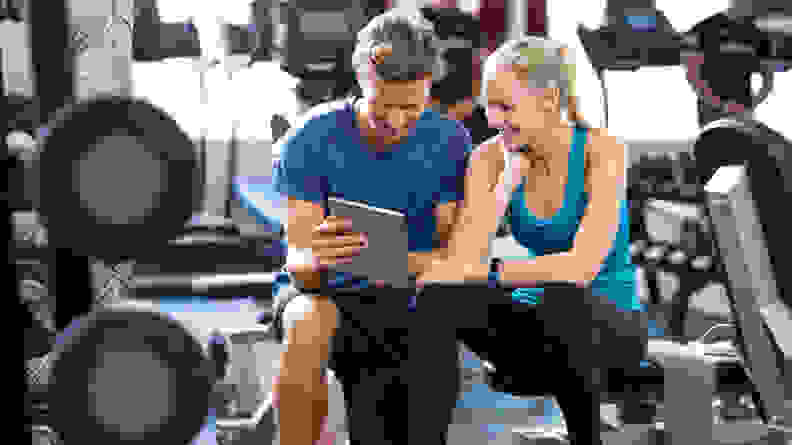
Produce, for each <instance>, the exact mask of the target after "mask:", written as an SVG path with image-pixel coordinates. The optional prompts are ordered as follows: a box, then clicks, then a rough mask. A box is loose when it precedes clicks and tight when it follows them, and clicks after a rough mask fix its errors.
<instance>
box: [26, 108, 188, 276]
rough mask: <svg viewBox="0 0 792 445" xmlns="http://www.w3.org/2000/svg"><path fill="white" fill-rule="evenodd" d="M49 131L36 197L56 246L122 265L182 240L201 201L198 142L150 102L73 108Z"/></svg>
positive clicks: (40, 159) (39, 166)
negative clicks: (197, 154) (152, 250)
mask: <svg viewBox="0 0 792 445" xmlns="http://www.w3.org/2000/svg"><path fill="white" fill-rule="evenodd" d="M47 133H48V134H46V135H45V136H44V137H43V139H42V144H41V150H40V153H39V155H38V162H37V163H36V170H37V171H36V177H37V178H38V180H37V183H38V184H37V185H38V187H39V190H38V193H37V194H36V195H37V196H34V199H35V200H36V202H37V207H38V211H39V214H40V216H41V220H42V222H43V224H44V225H45V226H46V227H47V230H48V235H49V239H50V242H51V243H53V244H54V245H55V246H59V247H69V248H72V249H74V251H75V253H77V254H78V255H84V256H92V257H95V258H98V259H101V260H104V261H106V262H109V263H119V262H122V261H123V260H124V259H126V258H132V257H134V256H136V255H139V254H141V253H145V252H146V251H147V250H149V249H150V248H152V247H154V246H157V245H162V244H164V243H166V242H167V241H169V240H171V239H174V238H176V237H178V235H179V234H180V233H181V232H182V231H183V230H184V225H185V222H186V221H188V220H189V218H190V217H191V216H192V214H193V213H194V212H195V211H196V209H198V208H199V207H200V204H201V202H202V201H203V194H204V189H203V186H202V181H201V176H200V171H199V165H198V160H197V156H196V151H195V148H194V146H193V143H192V142H191V140H190V138H189V137H188V136H187V134H185V133H184V131H183V130H182V129H181V128H180V127H179V125H178V124H177V123H176V122H175V121H174V120H173V118H171V117H170V116H169V115H168V114H167V113H165V112H164V111H162V110H161V109H159V108H157V107H155V106H153V105H151V104H150V103H148V102H146V101H143V100H140V99H134V98H125V97H116V96H103V97H97V98H95V99H92V100H90V101H85V102H80V103H77V104H74V105H70V106H67V107H65V108H64V109H62V110H60V111H59V112H58V113H57V114H56V117H55V118H54V119H53V121H52V123H51V125H49V127H48V131H47Z"/></svg>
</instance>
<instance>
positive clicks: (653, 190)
mask: <svg viewBox="0 0 792 445" xmlns="http://www.w3.org/2000/svg"><path fill="white" fill-rule="evenodd" d="M676 176H677V180H676V181H674V182H673V183H661V184H654V183H652V182H650V181H648V180H642V181H640V182H638V183H637V184H633V185H632V186H631V187H629V188H628V192H627V196H628V199H629V202H630V206H631V212H630V213H631V215H630V217H631V221H630V222H631V229H630V240H631V241H632V243H631V245H630V256H631V259H632V263H633V264H635V265H637V266H640V267H642V268H643V269H644V271H645V277H646V282H647V287H648V290H649V301H650V303H651V304H652V305H653V306H658V305H659V304H660V303H662V295H661V294H660V290H659V286H658V284H657V274H658V272H660V271H663V272H668V273H672V274H674V275H676V276H677V277H679V289H678V290H677V291H676V292H675V293H674V295H673V297H672V313H671V320H670V323H669V324H670V328H671V337H672V338H674V339H676V340H677V341H679V342H682V343H686V342H687V339H686V338H685V332H684V331H685V321H686V316H687V312H688V310H689V307H690V297H691V296H692V295H693V294H694V293H696V292H698V291H700V290H701V289H703V288H704V287H706V286H708V285H710V284H712V283H723V282H724V281H725V277H724V274H723V272H722V267H721V263H720V260H719V258H718V256H717V254H716V252H715V251H714V250H712V249H707V248H706V246H705V247H704V248H703V249H702V248H696V247H695V246H690V245H688V244H689V243H684V242H679V243H671V242H666V241H655V240H653V239H652V236H651V235H650V234H649V231H648V229H647V225H646V218H645V212H646V210H647V207H648V201H649V200H650V199H656V200H665V201H672V202H675V203H686V204H694V205H696V206H701V207H702V208H704V207H705V206H704V204H705V202H706V194H705V193H704V191H703V189H702V188H701V187H700V186H698V185H696V184H690V183H682V182H681V179H682V178H680V176H681V175H680V174H677V175H676Z"/></svg>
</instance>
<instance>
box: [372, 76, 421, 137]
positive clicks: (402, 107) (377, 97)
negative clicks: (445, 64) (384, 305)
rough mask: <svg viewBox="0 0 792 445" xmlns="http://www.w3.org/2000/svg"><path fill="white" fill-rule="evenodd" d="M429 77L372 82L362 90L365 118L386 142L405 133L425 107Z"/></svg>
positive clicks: (407, 132)
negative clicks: (365, 110)
mask: <svg viewBox="0 0 792 445" xmlns="http://www.w3.org/2000/svg"><path fill="white" fill-rule="evenodd" d="M430 87H431V78H429V77H427V78H424V79H419V80H414V81H383V80H376V81H374V82H373V85H372V87H371V88H368V91H366V90H364V96H365V99H366V102H367V112H366V113H365V114H366V118H367V120H368V125H369V127H370V128H371V129H373V130H374V131H375V132H376V135H377V136H378V137H379V138H380V139H382V140H384V141H385V142H386V143H396V142H398V141H399V140H401V139H402V138H404V137H406V136H407V135H408V134H409V133H410V130H412V128H413V126H414V125H415V122H416V121H417V120H418V119H419V118H420V117H421V114H422V113H423V112H424V110H425V109H426V107H427V104H428V100H429V88H430Z"/></svg>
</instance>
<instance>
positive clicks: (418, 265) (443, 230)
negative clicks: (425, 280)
mask: <svg viewBox="0 0 792 445" xmlns="http://www.w3.org/2000/svg"><path fill="white" fill-rule="evenodd" d="M458 209H459V202H458V201H451V202H447V203H444V204H439V205H437V207H435V210H434V214H435V220H436V221H437V226H436V229H435V241H436V245H435V248H434V249H432V250H429V251H425V252H409V253H408V254H407V259H408V265H409V270H410V274H412V275H420V274H422V273H423V272H424V271H425V270H427V269H428V268H429V266H430V265H431V264H432V261H436V260H443V259H446V258H447V257H448V242H449V240H450V238H451V232H452V231H453V229H454V224H455V223H456V220H457V213H458Z"/></svg>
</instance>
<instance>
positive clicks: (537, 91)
mask: <svg viewBox="0 0 792 445" xmlns="http://www.w3.org/2000/svg"><path fill="white" fill-rule="evenodd" d="M558 94H559V91H558V89H557V88H532V87H530V86H528V85H527V84H526V83H525V82H521V81H520V80H519V79H518V77H517V74H516V73H515V72H514V70H511V69H505V68H504V69H498V70H497V71H496V72H495V74H494V75H493V76H492V77H490V79H489V80H488V81H487V103H486V113H487V121H488V123H489V126H490V127H492V128H497V129H500V130H501V131H502V132H503V141H504V143H505V144H506V145H507V147H508V146H514V147H516V146H520V145H523V144H525V143H527V140H526V138H525V136H526V135H527V134H530V133H531V132H532V131H534V130H537V129H544V128H547V127H549V126H551V125H552V126H557V124H558V122H557V121H558V120H559V119H560V112H559V110H560V107H559V99H558Z"/></svg>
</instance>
